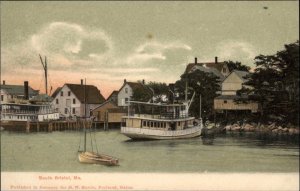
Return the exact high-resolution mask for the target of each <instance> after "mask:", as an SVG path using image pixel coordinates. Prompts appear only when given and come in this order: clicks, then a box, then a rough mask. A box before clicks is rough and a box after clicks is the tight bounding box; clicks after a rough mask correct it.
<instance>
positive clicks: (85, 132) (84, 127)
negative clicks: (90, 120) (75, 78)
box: [84, 78, 86, 152]
mask: <svg viewBox="0 0 300 191" xmlns="http://www.w3.org/2000/svg"><path fill="white" fill-rule="evenodd" d="M85 151H86V78H85V79H84V152H85Z"/></svg>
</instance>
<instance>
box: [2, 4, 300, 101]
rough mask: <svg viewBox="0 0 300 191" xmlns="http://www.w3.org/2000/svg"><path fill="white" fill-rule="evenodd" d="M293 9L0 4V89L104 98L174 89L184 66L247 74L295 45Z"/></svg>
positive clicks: (296, 33) (296, 21)
mask: <svg viewBox="0 0 300 191" xmlns="http://www.w3.org/2000/svg"><path fill="white" fill-rule="evenodd" d="M298 4H299V2H298V1H254V2H248V1H247V2H246V1H239V2H236V1H229V2H228V1H213V2H209V1H201V2H196V1H188V2H182V1H148V2H147V1H144V2H138V1H134V2H130V1H125V2H116V1H99V2H97V1H88V2H84V1H72V2H68V1H63V2H49V1H41V2H36V1H35V2H30V1H24V2H9V1H5V2H3V1H1V2H0V6H1V81H2V80H5V81H6V84H23V82H24V81H29V85H30V86H31V87H32V88H34V89H38V90H40V92H45V85H44V76H43V75H44V73H43V67H42V64H41V61H40V58H39V54H40V55H41V56H42V57H43V58H44V57H45V56H46V57H47V63H48V75H49V76H48V82H49V87H48V89H49V90H48V91H50V89H51V86H52V89H51V92H52V93H53V91H54V90H55V89H56V88H57V87H61V86H63V85H64V84H65V83H77V84H79V83H80V79H86V81H87V84H91V85H95V86H97V87H98V89H100V91H101V93H102V94H103V95H104V97H107V96H109V94H110V93H111V92H112V91H113V90H118V89H119V88H120V87H121V86H122V84H123V81H124V79H127V81H137V80H143V79H144V80H145V81H146V82H149V81H156V82H165V83H174V82H175V81H177V80H179V79H180V75H181V74H182V73H183V72H184V70H185V67H186V65H187V64H188V63H190V62H193V61H194V58H195V57H197V58H198V62H210V61H211V62H213V61H214V58H215V56H217V57H218V60H219V61H227V60H232V61H240V62H242V64H245V65H248V66H250V67H252V68H254V67H255V65H254V58H255V56H258V55H260V54H263V55H272V54H275V53H276V52H277V51H279V50H282V49H284V44H289V43H293V42H296V41H297V40H299V8H298Z"/></svg>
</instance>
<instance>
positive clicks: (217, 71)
mask: <svg viewBox="0 0 300 191" xmlns="http://www.w3.org/2000/svg"><path fill="white" fill-rule="evenodd" d="M193 69H195V70H200V71H203V72H207V73H208V72H211V73H213V74H214V75H215V76H217V77H219V78H220V81H223V80H224V79H225V77H224V76H223V75H222V73H221V72H220V71H219V70H217V69H216V68H210V67H206V66H201V65H196V66H195V67H193ZM190 71H192V69H191V70H190Z"/></svg>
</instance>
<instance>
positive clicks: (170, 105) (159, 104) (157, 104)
mask: <svg viewBox="0 0 300 191" xmlns="http://www.w3.org/2000/svg"><path fill="white" fill-rule="evenodd" d="M128 103H134V104H143V105H153V106H164V107H179V106H185V104H183V103H176V104H166V103H150V102H141V101H128Z"/></svg>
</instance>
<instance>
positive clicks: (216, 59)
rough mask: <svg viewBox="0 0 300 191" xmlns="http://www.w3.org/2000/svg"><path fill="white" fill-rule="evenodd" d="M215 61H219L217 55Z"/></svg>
mask: <svg viewBox="0 0 300 191" xmlns="http://www.w3.org/2000/svg"><path fill="white" fill-rule="evenodd" d="M215 63H216V64H217V63H218V57H217V56H216V57H215Z"/></svg>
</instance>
